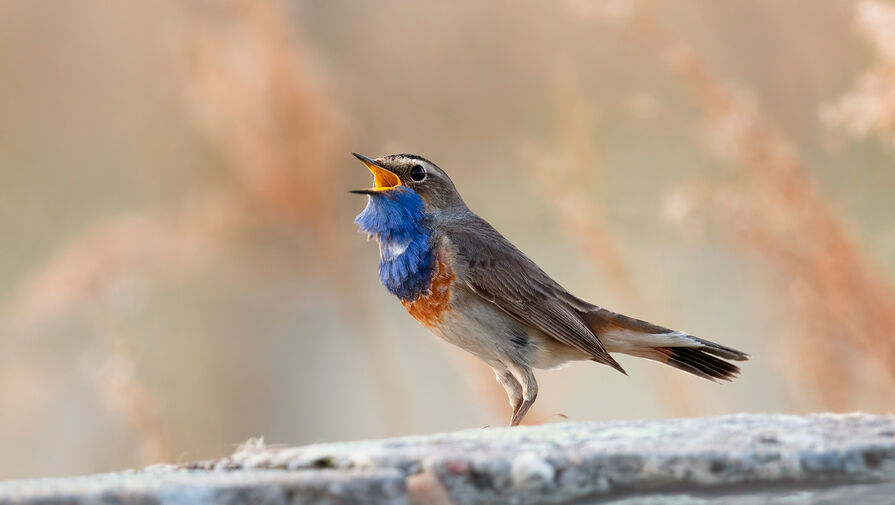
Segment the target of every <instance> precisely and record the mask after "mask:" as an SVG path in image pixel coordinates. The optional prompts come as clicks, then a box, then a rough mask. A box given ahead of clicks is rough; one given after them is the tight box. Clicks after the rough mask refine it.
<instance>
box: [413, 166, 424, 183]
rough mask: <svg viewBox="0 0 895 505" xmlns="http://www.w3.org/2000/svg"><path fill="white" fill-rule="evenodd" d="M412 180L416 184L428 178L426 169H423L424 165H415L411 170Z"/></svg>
mask: <svg viewBox="0 0 895 505" xmlns="http://www.w3.org/2000/svg"><path fill="white" fill-rule="evenodd" d="M410 178H411V179H413V180H414V181H416V182H423V180H424V179H425V178H426V169H425V168H423V167H422V165H414V166H413V168H411V169H410Z"/></svg>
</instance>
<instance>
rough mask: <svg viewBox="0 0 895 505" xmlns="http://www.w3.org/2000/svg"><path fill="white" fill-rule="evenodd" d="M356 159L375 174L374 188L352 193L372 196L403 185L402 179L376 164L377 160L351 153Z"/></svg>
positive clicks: (356, 190)
mask: <svg viewBox="0 0 895 505" xmlns="http://www.w3.org/2000/svg"><path fill="white" fill-rule="evenodd" d="M351 154H353V155H354V157H355V158H357V159H359V160H361V161H363V162H364V165H366V166H367V168H368V169H370V173H371V174H373V187H372V188H368V189H355V190H352V191H350V193H358V194H361V195H370V194H374V193H379V192H382V191H388V190H390V189H394V188H396V187H397V186H400V185H401V179H400V178H399V177H398V176H397V175H396V174H395V173H394V172H392V171H391V170H388V169H386V168H383V167H381V166H379V164H378V163H376V160H374V159H370V158H367V157H366V156H364V155H363V154H357V153H351Z"/></svg>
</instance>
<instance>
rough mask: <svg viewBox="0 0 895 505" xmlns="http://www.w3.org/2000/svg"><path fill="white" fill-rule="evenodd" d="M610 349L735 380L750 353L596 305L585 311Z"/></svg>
mask: <svg viewBox="0 0 895 505" xmlns="http://www.w3.org/2000/svg"><path fill="white" fill-rule="evenodd" d="M583 316H584V318H585V320H586V321H587V322H588V323H589V324H590V326H591V329H593V331H594V334H595V335H597V337H599V339H600V340H601V341H602V342H603V345H604V346H605V347H606V350H607V351H609V352H621V353H624V354H630V355H632V356H638V357H641V358H646V359H651V360H653V361H658V362H660V363H665V364H666V365H669V366H673V367H674V368H677V369H678V370H683V371H685V372H688V373H691V374H693V375H696V376H698V377H702V378H704V379H708V380H711V381H716V380H718V379H721V380H728V381H729V380H732V379H733V378H734V377H736V376H737V375H739V373H740V369H739V367H738V366H736V365H734V364H733V363H730V362H729V361H726V360H734V361H745V360H747V359H749V355H748V354H746V353H744V352H741V351H738V350H736V349H732V348H730V347H725V346H723V345H720V344H716V343H714V342H710V341H708V340H703V339H701V338H697V337H694V336H693V335H688V334H686V333H682V332H679V331H674V330H669V329H668V328H663V327H661V326H657V325H654V324H652V323H648V322H646V321H641V320H639V319H634V318H631V317H628V316H624V315H622V314H616V313H615V312H612V311H609V310H606V309H602V308H595V309H594V310H591V311H588V312H586V313H585V314H583Z"/></svg>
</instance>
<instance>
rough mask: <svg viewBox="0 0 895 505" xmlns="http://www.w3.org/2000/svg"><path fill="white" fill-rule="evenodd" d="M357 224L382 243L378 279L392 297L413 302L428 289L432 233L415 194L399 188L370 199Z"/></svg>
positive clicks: (430, 271) (431, 260)
mask: <svg viewBox="0 0 895 505" xmlns="http://www.w3.org/2000/svg"><path fill="white" fill-rule="evenodd" d="M355 222H356V223H357V224H358V226H360V229H361V230H362V231H363V232H365V233H367V234H368V235H369V236H370V237H372V238H375V239H376V240H377V241H378V242H379V279H380V280H381V281H382V284H384V285H385V287H386V288H387V289H388V290H389V291H390V292H391V293H392V294H394V295H395V296H397V297H398V298H400V299H401V300H404V301H413V300H415V299H416V298H417V297H419V296H420V294H422V293H424V292H425V291H426V290H428V289H429V285H430V283H431V281H432V273H433V265H434V255H433V251H432V245H431V237H432V230H431V229H430V227H429V226H428V224H427V215H426V212H425V210H424V207H423V202H422V200H421V199H420V197H419V196H418V195H417V194H416V193H414V192H413V191H412V190H410V189H404V188H396V189H394V190H390V191H388V192H387V193H386V192H384V193H383V194H377V195H371V196H370V197H369V200H368V202H367V207H366V208H365V209H364V211H363V212H361V213H360V214H359V215H358V216H357V218H356V219H355Z"/></svg>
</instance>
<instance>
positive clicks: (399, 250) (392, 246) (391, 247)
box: [379, 239, 410, 260]
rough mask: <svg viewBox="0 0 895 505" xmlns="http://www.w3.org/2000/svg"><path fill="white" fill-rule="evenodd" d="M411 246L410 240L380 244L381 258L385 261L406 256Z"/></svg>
mask: <svg viewBox="0 0 895 505" xmlns="http://www.w3.org/2000/svg"><path fill="white" fill-rule="evenodd" d="M409 245H410V239H406V240H386V241H385V242H380V243H379V256H381V257H382V259H384V260H393V259H395V258H397V257H398V256H400V255H402V254H404V251H406V250H407V246H409Z"/></svg>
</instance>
